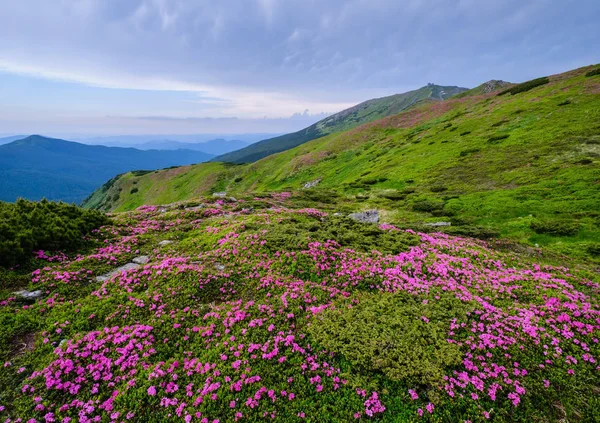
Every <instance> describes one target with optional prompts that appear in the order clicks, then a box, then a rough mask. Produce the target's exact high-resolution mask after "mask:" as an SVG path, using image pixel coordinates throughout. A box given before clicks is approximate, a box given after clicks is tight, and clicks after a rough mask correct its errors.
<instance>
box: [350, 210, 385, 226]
mask: <svg viewBox="0 0 600 423" xmlns="http://www.w3.org/2000/svg"><path fill="white" fill-rule="evenodd" d="M348 217H349V218H350V219H353V220H356V221H357V222H361V223H377V222H379V212H378V211H377V210H367V211H364V212H358V213H352V214H349V215H348Z"/></svg>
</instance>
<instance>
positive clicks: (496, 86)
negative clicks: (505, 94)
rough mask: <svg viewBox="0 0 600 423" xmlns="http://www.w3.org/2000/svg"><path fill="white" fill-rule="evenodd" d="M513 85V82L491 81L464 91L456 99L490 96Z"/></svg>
mask: <svg viewBox="0 0 600 423" xmlns="http://www.w3.org/2000/svg"><path fill="white" fill-rule="evenodd" d="M512 85H515V84H513V83H512V82H506V81H502V80H498V79H490V80H489V81H487V82H484V83H483V84H481V85H478V86H477V87H475V88H471V89H470V90H467V91H463V92H462V93H459V94H456V95H455V96H454V98H463V97H468V96H471V95H482V94H488V93H491V92H494V91H498V90H500V89H504V88H508V87H510V86H512Z"/></svg>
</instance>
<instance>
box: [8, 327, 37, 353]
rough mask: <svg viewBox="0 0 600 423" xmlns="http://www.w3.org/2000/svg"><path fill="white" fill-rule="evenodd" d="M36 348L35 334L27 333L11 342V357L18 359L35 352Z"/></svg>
mask: <svg viewBox="0 0 600 423" xmlns="http://www.w3.org/2000/svg"><path fill="white" fill-rule="evenodd" d="M34 347H35V332H27V333H24V334H21V335H17V336H15V337H14V338H13V339H12V340H11V341H10V352H11V354H10V355H11V357H18V356H20V355H23V354H26V353H28V352H30V351H33V348H34Z"/></svg>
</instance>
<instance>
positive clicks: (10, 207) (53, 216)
mask: <svg viewBox="0 0 600 423" xmlns="http://www.w3.org/2000/svg"><path fill="white" fill-rule="evenodd" d="M107 223H108V219H107V217H106V216H105V215H104V214H103V213H100V212H97V211H95V210H84V209H81V208H79V207H76V206H75V205H72V204H66V203H54V202H50V201H46V200H42V201H40V202H31V201H26V200H23V199H20V200H18V201H17V202H16V203H3V202H0V266H13V265H16V264H22V263H24V262H26V261H27V260H29V259H30V258H31V253H32V251H39V250H65V251H75V250H76V249H77V248H79V247H81V245H82V242H83V237H84V236H85V235H88V234H90V232H91V231H92V230H93V229H96V228H98V227H100V226H102V225H105V224H107Z"/></svg>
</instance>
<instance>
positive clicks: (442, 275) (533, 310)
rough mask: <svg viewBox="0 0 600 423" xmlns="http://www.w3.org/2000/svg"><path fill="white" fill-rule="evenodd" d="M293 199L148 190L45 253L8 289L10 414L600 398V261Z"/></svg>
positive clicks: (542, 415)
mask: <svg viewBox="0 0 600 423" xmlns="http://www.w3.org/2000/svg"><path fill="white" fill-rule="evenodd" d="M291 204H292V203H291V202H290V200H289V199H288V198H287V196H286V195H278V196H271V197H268V198H262V199H259V198H255V199H252V198H248V199H247V200H246V201H244V200H234V199H225V200H224V199H214V198H213V199H205V200H204V201H203V203H202V204H188V205H179V206H172V207H155V206H144V207H141V208H139V209H138V210H136V211H135V212H131V213H127V214H120V215H117V216H114V224H113V225H111V226H107V227H104V228H102V229H101V230H99V231H98V232H97V233H95V234H94V238H95V240H91V241H90V243H91V244H90V248H89V251H87V253H86V254H85V255H84V254H81V255H79V256H76V257H69V258H65V257H64V256H58V259H55V258H56V257H57V255H56V254H55V253H37V257H38V258H37V259H36V260H38V261H39V263H40V268H39V269H38V270H35V271H34V272H33V274H32V276H31V282H30V286H29V289H30V290H33V289H39V290H42V291H43V292H44V296H43V297H42V298H41V299H39V300H36V301H35V302H33V303H31V302H30V303H26V302H24V301H23V300H20V299H18V298H17V297H15V296H14V295H11V294H10V293H5V295H4V296H3V297H2V298H1V300H0V318H1V319H2V323H3V327H2V329H1V332H0V336H1V337H2V339H0V341H2V347H1V348H2V349H1V351H2V355H3V357H2V360H3V362H4V364H3V367H2V369H1V370H0V372H1V376H0V388H1V392H0V419H1V420H0V421H4V422H30V423H33V422H64V423H69V422H71V423H75V422H163V421H184V422H212V423H214V422H221V423H223V422H234V421H240V422H258V421H261V422H262V421H271V420H272V421H283V422H301V421H311V422H345V421H371V420H372V421H382V422H383V421H386V422H388V421H389V422H392V421H394V422H402V421H417V422H418V421H424V422H426V421H461V422H466V421H471V422H476V421H520V422H532V421H559V420H560V419H563V418H567V419H568V420H569V421H597V420H598V419H599V418H600V414H599V412H598V410H599V409H600V400H599V398H600V395H598V394H599V389H600V377H599V376H600V363H599V362H598V361H599V360H600V347H599V345H598V343H599V338H600V307H599V304H598V293H599V290H600V286H599V284H598V278H597V276H598V275H597V273H596V274H594V273H593V271H582V270H578V271H576V272H575V271H571V270H569V269H567V268H566V267H562V266H550V265H542V264H536V263H534V262H532V261H531V258H523V257H519V256H517V255H516V254H514V253H510V252H502V251H500V249H499V248H496V246H495V245H488V244H486V243H484V242H483V241H477V240H472V239H465V238H459V237H451V236H448V235H443V234H425V233H415V232H413V231H410V230H408V231H406V230H400V229H398V228H396V227H394V226H392V225H387V224H381V225H375V224H362V223H357V222H354V221H352V220H350V219H348V218H346V217H343V216H335V215H333V214H327V213H324V212H322V211H319V210H316V209H294V208H292V206H291ZM192 206H195V207H192ZM161 241H163V242H161ZM164 241H168V242H164ZM140 256H145V257H147V260H143V261H144V262H145V261H147V262H146V263H144V264H142V265H140V266H139V267H133V268H131V269H130V270H126V271H122V272H118V273H117V274H115V275H112V276H111V277H108V278H107V279H106V280H102V279H99V280H100V281H98V280H97V279H96V277H97V276H100V275H102V274H104V273H106V272H108V271H110V270H113V269H115V268H116V267H118V266H121V265H123V264H126V263H129V262H131V261H132V259H134V258H135V257H138V258H139V257H140ZM594 279H595V280H594ZM24 340H25V341H24ZM27 340H29V342H27ZM20 344H25V346H24V347H19V345H20Z"/></svg>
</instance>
